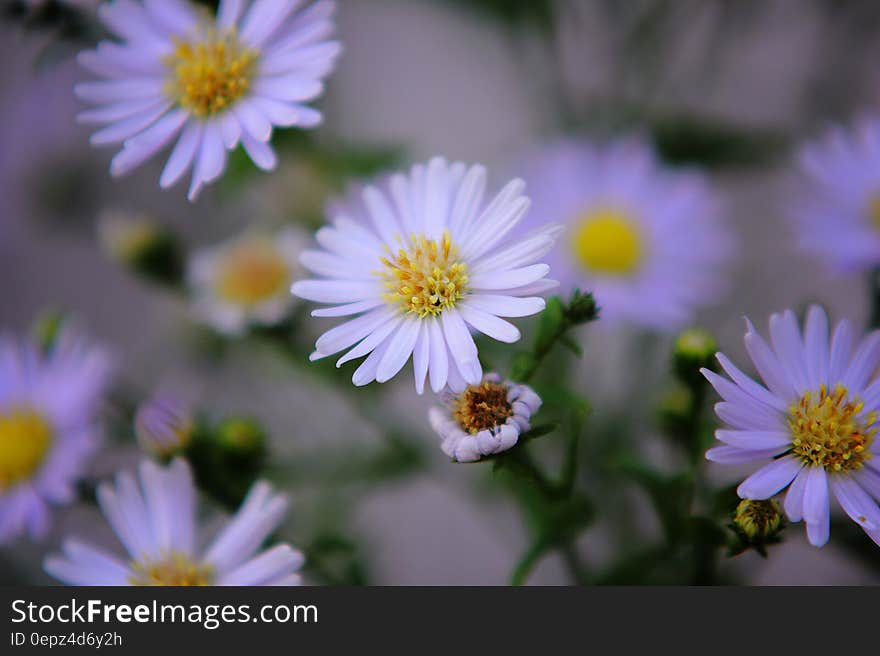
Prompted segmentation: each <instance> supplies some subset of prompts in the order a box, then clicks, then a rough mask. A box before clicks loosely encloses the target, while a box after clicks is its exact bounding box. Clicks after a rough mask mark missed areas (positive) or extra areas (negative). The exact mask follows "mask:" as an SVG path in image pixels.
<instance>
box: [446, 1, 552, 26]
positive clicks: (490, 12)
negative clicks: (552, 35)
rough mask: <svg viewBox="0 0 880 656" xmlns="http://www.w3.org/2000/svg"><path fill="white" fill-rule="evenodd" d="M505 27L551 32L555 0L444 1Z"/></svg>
mask: <svg viewBox="0 0 880 656" xmlns="http://www.w3.org/2000/svg"><path fill="white" fill-rule="evenodd" d="M444 1H445V2H447V3H449V4H452V5H456V6H459V7H461V8H462V9H467V10H470V11H472V12H474V13H476V14H479V15H481V16H484V17H486V18H489V19H492V20H496V21H498V22H499V23H500V24H502V25H504V26H505V27H514V28H529V27H534V28H537V29H540V30H550V29H551V28H552V26H553V21H554V18H555V13H556V8H555V4H556V3H555V2H554V0H444Z"/></svg>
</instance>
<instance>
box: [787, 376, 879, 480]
mask: <svg viewBox="0 0 880 656" xmlns="http://www.w3.org/2000/svg"><path fill="white" fill-rule="evenodd" d="M863 409H864V404H863V403H862V402H861V401H859V399H858V398H849V394H848V392H847V389H846V387H844V386H843V385H837V386H836V387H835V388H834V390H833V391H829V390H828V389H827V388H826V386H825V385H822V386H821V387H820V388H819V391H818V393H816V392H807V393H805V394H804V395H803V397H802V398H801V399H800V400H799V401H798V402H797V403H795V404H794V405H793V406H792V407H791V409H790V410H789V420H788V426H789V429H790V430H791V434H792V441H791V448H792V453H794V455H796V456H798V457H800V458H801V460H802V462H803V463H804V465H808V466H814V467H824V468H825V470H826V471H828V472H839V471H849V470H856V469H861V468H862V466H863V465H864V463H865V461H866V460H868V459H869V458H870V457H871V452H870V446H871V443H872V442H873V441H874V436H875V435H876V433H877V428H876V427H875V423H876V421H877V414H876V413H874V412H869V413H863V412H862V410H863Z"/></svg>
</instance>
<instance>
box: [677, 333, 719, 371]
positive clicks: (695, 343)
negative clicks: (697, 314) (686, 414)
mask: <svg viewBox="0 0 880 656" xmlns="http://www.w3.org/2000/svg"><path fill="white" fill-rule="evenodd" d="M717 350H718V343H717V342H716V341H715V338H714V337H712V335H711V334H710V333H709V332H707V331H705V330H703V329H702V328H688V329H687V330H684V331H682V332H680V333H679V334H678V337H676V338H675V346H674V347H673V350H672V364H673V367H674V369H675V373H676V375H677V376H678V377H679V379H680V380H682V381H684V382H687V383H692V382H701V383H703V384H705V382H704V381H703V379H702V378H701V377H700V373H699V372H700V369H702V368H707V369H714V368H715V367H714V366H713V365H714V359H713V358H712V356H713V355H714V354H715V351H717Z"/></svg>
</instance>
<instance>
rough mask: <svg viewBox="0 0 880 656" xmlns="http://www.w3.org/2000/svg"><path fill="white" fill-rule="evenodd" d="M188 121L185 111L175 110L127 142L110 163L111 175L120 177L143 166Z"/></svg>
mask: <svg viewBox="0 0 880 656" xmlns="http://www.w3.org/2000/svg"><path fill="white" fill-rule="evenodd" d="M187 119H188V114H187V113H186V112H185V111H184V110H175V111H173V112H170V113H168V114H166V115H165V116H163V117H162V118H160V119H159V120H158V121H156V123H154V124H153V125H152V126H151V127H149V128H147V129H146V130H144V131H143V132H141V133H140V134H139V135H137V136H136V137H133V138H131V139H129V140H128V141H126V142H125V146H124V147H123V150H122V151H120V152H119V153H118V154H117V155H116V156H115V157H114V158H113V159H112V161H111V162H110V175H112V176H114V177H118V176H121V175H125V174H126V173H128V172H130V171H131V170H132V169H134V168H136V167H138V166H140V165H141V164H143V163H144V162H145V161H146V160H147V159H149V158H150V157H152V156H153V155H154V154H155V153H156V152H158V151H159V150H161V149H162V148H163V147H164V146H165V145H166V144H167V143H168V142H169V141H171V139H172V137H174V135H175V134H177V133H178V131H179V130H180V128H182V127H183V125H184V123H186V121H187Z"/></svg>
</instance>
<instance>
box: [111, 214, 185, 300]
mask: <svg viewBox="0 0 880 656" xmlns="http://www.w3.org/2000/svg"><path fill="white" fill-rule="evenodd" d="M98 237H99V239H100V242H101V246H102V248H103V249H104V251H105V252H106V253H107V254H108V255H110V257H112V258H113V259H114V260H116V261H117V262H119V263H120V264H122V265H123V266H125V267H127V268H129V269H131V270H133V271H135V272H136V273H139V274H142V275H144V276H147V277H149V278H153V279H154V280H156V281H158V282H163V283H168V284H174V285H176V284H178V283H180V280H181V278H182V277H183V262H182V260H183V258H182V256H181V253H180V249H179V247H178V244H177V242H176V240H175V239H174V236H173V235H172V234H171V233H170V232H169V231H168V230H167V229H166V228H165V227H163V226H162V225H161V224H159V223H158V222H157V221H154V220H153V219H151V218H149V217H147V216H144V215H129V214H126V213H124V212H107V213H105V214H103V215H102V216H101V218H100V220H99V222H98Z"/></svg>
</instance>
